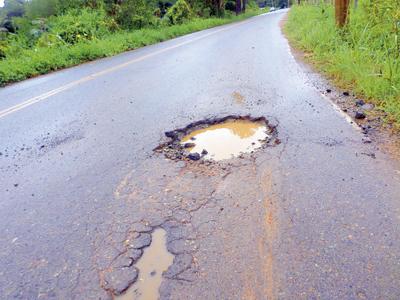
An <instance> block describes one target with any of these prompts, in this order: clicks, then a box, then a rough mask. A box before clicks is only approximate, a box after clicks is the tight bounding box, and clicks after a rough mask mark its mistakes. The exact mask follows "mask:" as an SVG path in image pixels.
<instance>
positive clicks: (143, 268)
mask: <svg viewBox="0 0 400 300" xmlns="http://www.w3.org/2000/svg"><path fill="white" fill-rule="evenodd" d="M173 260H174V256H173V255H172V254H171V253H169V252H168V250H167V238H166V231H165V230H164V229H161V228H159V229H156V230H155V231H154V232H153V234H152V242H151V244H150V246H149V247H148V248H146V249H145V250H144V253H143V256H142V257H141V258H140V259H139V261H138V262H137V264H136V265H135V266H136V267H137V268H138V269H139V277H138V280H137V281H136V282H135V284H134V285H132V286H131V287H130V288H129V289H128V290H127V291H126V292H125V293H124V294H123V295H121V296H118V297H116V298H115V299H116V300H157V299H158V298H159V293H158V290H159V288H160V286H161V281H162V273H163V272H164V271H166V270H167V269H168V268H169V266H171V265H172V263H173Z"/></svg>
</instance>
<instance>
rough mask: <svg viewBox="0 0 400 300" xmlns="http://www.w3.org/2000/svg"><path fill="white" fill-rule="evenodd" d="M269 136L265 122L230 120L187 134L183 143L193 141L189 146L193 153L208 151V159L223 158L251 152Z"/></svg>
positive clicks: (206, 156)
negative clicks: (192, 145) (191, 145)
mask: <svg viewBox="0 0 400 300" xmlns="http://www.w3.org/2000/svg"><path fill="white" fill-rule="evenodd" d="M268 137H269V134H268V129H267V126H266V124H265V122H262V121H258V122H254V121H250V120H228V121H225V122H223V123H220V124H215V125H211V126H209V127H207V128H202V129H198V130H195V131H193V132H191V133H190V134H188V135H186V136H185V137H184V138H183V139H182V140H181V143H182V144H186V143H193V144H195V146H194V147H189V148H188V150H189V151H190V152H191V153H195V152H197V153H199V154H200V153H202V152H203V149H204V150H206V151H207V152H208V153H207V154H206V155H205V156H204V157H205V158H206V159H213V160H223V159H229V158H232V157H236V156H239V155H240V154H241V153H249V152H252V151H254V150H256V149H257V148H260V147H261V146H262V144H263V142H264V141H265V140H266V138H268Z"/></svg>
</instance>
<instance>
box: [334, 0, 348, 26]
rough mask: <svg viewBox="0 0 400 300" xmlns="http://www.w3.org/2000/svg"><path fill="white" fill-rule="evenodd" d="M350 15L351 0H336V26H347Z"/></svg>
mask: <svg viewBox="0 0 400 300" xmlns="http://www.w3.org/2000/svg"><path fill="white" fill-rule="evenodd" d="M348 13H349V0H335V16H336V25H337V26H339V27H343V26H344V25H346V22H347V16H348Z"/></svg>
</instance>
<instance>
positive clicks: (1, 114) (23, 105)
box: [0, 20, 250, 118]
mask: <svg viewBox="0 0 400 300" xmlns="http://www.w3.org/2000/svg"><path fill="white" fill-rule="evenodd" d="M248 22H250V20H247V21H243V22H240V23H237V24H233V25H230V26H227V27H224V28H221V29H219V30H215V31H213V32H210V33H207V34H204V35H202V36H199V37H196V38H193V39H190V40H187V41H184V42H182V43H179V44H176V45H173V46H170V47H167V48H164V49H161V50H158V51H155V52H152V53H150V54H146V55H143V56H141V57H138V58H135V59H132V60H129V61H127V62H125V63H122V64H119V65H116V66H114V67H111V68H108V69H105V70H103V71H100V72H97V73H93V74H91V75H88V76H86V77H83V78H81V79H78V80H75V81H72V82H70V83H68V84H65V85H63V86H61V87H59V88H56V89H53V90H51V91H49V92H46V93H44V94H41V95H39V96H36V97H33V98H30V99H28V100H25V101H24V102H21V103H20V104H17V105H14V106H11V107H9V108H6V109H4V110H1V111H0V118H4V117H5V116H8V115H10V114H12V113H15V112H17V111H19V110H22V109H24V108H27V107H29V106H31V105H33V104H35V103H38V102H41V101H43V100H46V99H48V98H50V97H51V96H54V95H57V94H59V93H61V92H64V91H66V90H69V89H71V88H73V87H75V86H77V85H79V84H82V83H84V82H88V81H91V80H94V79H96V78H98V77H100V76H104V75H107V74H109V73H112V72H115V71H117V70H120V69H122V68H125V67H127V66H130V65H132V64H135V63H137V62H141V61H143V60H146V59H148V58H151V57H154V56H156V55H159V54H162V53H164V52H167V51H171V50H173V49H176V48H179V47H182V46H185V45H187V44H190V43H193V42H196V41H198V40H201V39H204V38H206V37H208V36H210V35H214V34H216V33H219V32H222V31H225V30H228V29H231V28H234V27H236V26H239V25H243V24H245V23H248Z"/></svg>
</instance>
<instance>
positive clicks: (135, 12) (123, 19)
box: [116, 0, 152, 29]
mask: <svg viewBox="0 0 400 300" xmlns="http://www.w3.org/2000/svg"><path fill="white" fill-rule="evenodd" d="M151 18H152V12H151V10H150V8H149V6H148V5H147V3H146V1H145V0H126V1H124V2H123V3H122V5H120V6H117V7H116V20H117V22H118V24H120V25H121V26H122V27H123V28H125V29H140V28H143V27H145V26H147V25H149V24H150V23H151Z"/></svg>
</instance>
